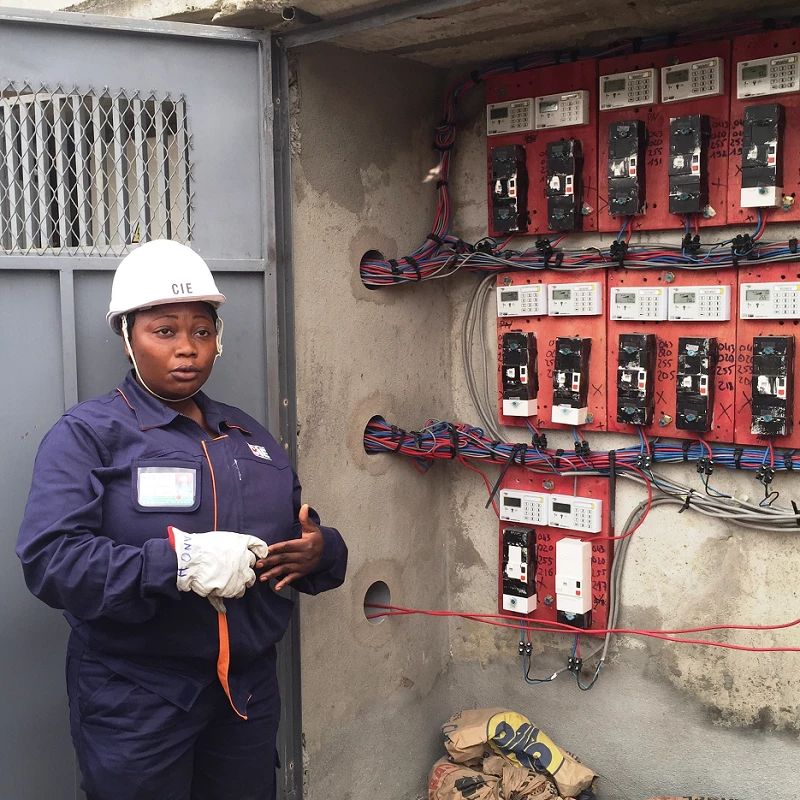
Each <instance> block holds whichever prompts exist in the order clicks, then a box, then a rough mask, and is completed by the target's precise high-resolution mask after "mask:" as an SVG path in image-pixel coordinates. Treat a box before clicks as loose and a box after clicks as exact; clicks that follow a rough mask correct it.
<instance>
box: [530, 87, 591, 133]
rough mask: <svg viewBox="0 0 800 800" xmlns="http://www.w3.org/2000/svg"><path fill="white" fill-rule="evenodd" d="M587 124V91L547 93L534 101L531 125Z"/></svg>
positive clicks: (535, 126)
mask: <svg viewBox="0 0 800 800" xmlns="http://www.w3.org/2000/svg"><path fill="white" fill-rule="evenodd" d="M588 124H589V92H588V91H587V90H586V89H578V90H577V91H574V92H563V93H562V94H548V95H546V96H544V97H537V98H536V100H535V101H534V110H533V127H534V128H536V130H545V129H547V128H574V127H575V126H576V125H588Z"/></svg>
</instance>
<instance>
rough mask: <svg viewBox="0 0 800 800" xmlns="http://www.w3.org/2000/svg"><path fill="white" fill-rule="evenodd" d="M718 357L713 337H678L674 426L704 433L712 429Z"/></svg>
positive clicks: (681, 429) (683, 429)
mask: <svg viewBox="0 0 800 800" xmlns="http://www.w3.org/2000/svg"><path fill="white" fill-rule="evenodd" d="M717 359H718V346H717V340H716V338H715V337H713V336H712V337H708V338H703V337H693V336H687V337H683V336H682V337H680V338H679V339H678V369H677V374H676V392H675V393H676V400H675V427H676V428H677V429H678V430H680V431H697V432H698V433H706V432H707V431H710V430H711V429H712V425H713V422H714V421H713V419H712V416H713V409H714V383H715V376H716V368H717Z"/></svg>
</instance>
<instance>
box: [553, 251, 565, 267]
mask: <svg viewBox="0 0 800 800" xmlns="http://www.w3.org/2000/svg"><path fill="white" fill-rule="evenodd" d="M563 261H564V251H563V250H556V257H555V261H553V266H554V267H555V268H556V269H559V268H560V267H561V264H562V263H563Z"/></svg>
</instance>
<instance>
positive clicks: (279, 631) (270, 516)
mask: <svg viewBox="0 0 800 800" xmlns="http://www.w3.org/2000/svg"><path fill="white" fill-rule="evenodd" d="M194 399H195V401H196V403H197V405H198V406H199V407H200V409H201V410H202V412H203V414H204V416H205V419H206V421H207V423H208V426H209V428H210V429H211V430H212V431H214V436H213V437H211V436H209V435H208V434H207V433H206V432H205V431H204V430H203V429H202V428H201V427H200V425H198V424H197V423H196V422H194V421H193V420H191V419H189V418H188V417H185V416H183V415H180V414H178V413H176V412H175V411H173V410H172V409H171V408H169V407H168V406H166V405H164V404H163V403H161V402H160V401H159V400H157V399H156V398H154V397H152V396H151V395H150V394H148V393H147V392H146V391H145V390H144V389H142V388H141V387H140V386H139V384H138V383H137V382H136V380H135V378H134V377H133V373H130V374H129V375H128V376H127V378H126V379H125V381H123V383H122V384H121V385H120V386H119V388H118V389H116V390H114V391H113V392H110V393H109V394H107V395H104V396H102V397H97V398H94V399H92V400H87V401H85V402H83V403H79V404H78V405H77V406H75V407H74V408H72V409H70V411H68V412H67V413H66V414H65V415H64V416H63V417H62V418H61V419H60V420H59V421H58V422H57V423H56V425H55V426H54V427H53V428H52V429H51V430H50V432H49V433H48V434H47V435H46V436H45V438H44V440H43V441H42V444H41V446H40V449H39V453H38V455H37V457H36V463H35V467H34V474H33V482H32V486H31V491H30V496H29V498H28V505H27V508H26V511H25V517H24V520H23V523H22V528H21V529H20V533H19V539H18V542H17V554H18V555H19V557H20V559H21V561H22V565H23V570H24V573H25V580H26V582H27V584H28V587H29V588H30V590H31V591H32V592H33V594H35V595H36V596H37V597H38V598H40V599H41V600H43V601H44V602H45V603H47V604H48V605H50V606H52V607H54V608H59V609H63V610H64V612H65V617H66V618H67V620H68V622H69V624H70V625H71V627H72V633H71V635H70V640H69V646H68V650H67V690H68V694H69V700H70V725H71V731H72V737H73V741H74V743H75V748H76V751H77V754H78V761H79V765H80V768H81V771H82V773H83V779H84V780H83V788H84V790H85V791H86V792H87V794H88V795H89V797H90V798H93V800H94V799H96V800H156V798H157V800H189V799H190V798H191V800H271V799H272V798H273V797H274V796H275V766H276V760H275V759H276V753H275V737H276V732H277V727H278V718H279V716H280V698H279V694H278V687H277V678H276V674H275V644H276V642H278V640H279V639H280V638H281V637H282V636H283V634H284V632H285V631H286V628H287V626H288V624H289V618H290V615H291V612H292V602H291V600H289V599H287V598H285V597H281V596H280V595H277V594H276V593H275V592H274V591H273V590H272V589H271V588H270V587H269V585H268V584H267V583H262V582H260V581H257V582H256V585H255V586H254V587H253V588H251V589H249V590H248V591H247V592H246V594H245V596H244V597H243V598H242V599H240V600H226V601H225V605H226V607H227V611H228V613H227V615H226V617H227V634H228V640H229V645H228V648H227V649H229V667H228V668H227V670H226V672H227V674H226V675H221V676H220V677H218V668H219V663H222V661H223V660H224V659H220V648H221V647H222V648H223V649H225V647H224V644H225V643H224V642H223V641H222V640H223V638H224V632H223V630H222V629H221V625H220V618H219V615H218V614H217V612H216V611H215V610H214V608H213V607H212V606H211V604H210V603H209V601H208V600H207V599H205V598H202V597H199V596H198V595H195V594H194V593H192V592H179V591H178V589H177V587H176V572H177V558H176V555H175V552H174V550H173V548H172V546H171V545H170V542H169V540H168V538H167V528H168V526H170V525H173V526H175V527H177V528H180V529H181V530H184V531H187V532H189V533H198V532H204V531H211V530H228V531H235V532H237V533H247V534H251V535H253V536H258V537H259V538H261V539H263V540H264V541H265V542H267V544H272V543H274V542H279V541H284V540H287V539H291V538H298V537H300V535H301V527H300V523H299V521H298V518H297V517H298V512H299V510H300V506H301V501H300V491H301V489H300V482H299V481H298V479H297V476H296V475H295V473H294V470H293V469H292V467H291V464H290V463H289V460H288V458H287V457H286V454H285V453H284V452H283V449H282V448H281V447H280V446H279V445H278V444H277V443H276V441H275V440H274V439H273V437H272V436H271V435H270V434H269V432H268V431H267V430H266V429H265V428H264V427H263V426H262V425H260V424H259V423H258V422H256V421H255V420H254V419H253V418H252V417H249V416H248V415H247V414H245V413H244V412H242V411H240V410H239V409H237V408H234V407H232V406H227V405H223V404H222V403H217V402H214V401H213V400H210V399H209V398H208V397H206V396H205V395H204V394H203V393H199V394H197V395H195V397H194ZM153 467H155V468H157V469H156V470H151V469H149V468H153ZM171 470H174V471H176V472H180V473H181V475H182V476H183V478H182V479H184V480H185V479H186V476H187V475H189V476H190V477H191V476H193V477H194V489H193V490H192V488H191V483H192V482H191V480H189V481H188V482H185V484H184V485H185V486H187V487H188V489H186V490H185V491H184V493H183V494H182V495H179V499H176V497H170V498H168V499H166V500H165V502H167V503H168V505H165V506H163V507H159V506H158V505H157V504H154V503H153V500H152V497H148V498H143V496H142V493H141V488H140V481H141V476H142V475H143V474H145V473H147V472H148V471H149V472H151V473H152V472H166V473H170V471H171ZM143 500H144V502H143ZM310 516H311V518H313V519H314V521H315V522H316V523H319V518H318V517H317V515H316V514H315V513H312V514H311V515H310ZM322 536H323V540H324V546H323V551H322V556H321V559H320V561H319V564H318V565H317V567H316V568H315V570H314V571H313V572H312V573H311V574H309V575H307V576H305V577H303V578H301V579H298V580H295V581H294V582H293V584H292V585H293V586H294V587H295V588H296V589H298V590H299V591H301V592H306V593H308V594H317V593H318V592H322V591H325V590H327V589H332V588H335V587H337V586H339V585H341V583H342V582H343V580H344V576H345V569H346V565H347V548H346V546H345V544H344V541H343V540H342V537H341V536H340V535H339V533H338V531H336V530H335V529H334V528H327V527H322ZM222 619H224V618H222ZM218 662H219V663H218ZM225 683H227V686H224V684H225ZM244 717H246V718H247V719H246V720H245V719H244Z"/></svg>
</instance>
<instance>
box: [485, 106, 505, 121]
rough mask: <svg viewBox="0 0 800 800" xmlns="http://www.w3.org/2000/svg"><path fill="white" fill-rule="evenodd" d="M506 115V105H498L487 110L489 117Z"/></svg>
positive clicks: (502, 117) (501, 117)
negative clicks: (498, 106)
mask: <svg viewBox="0 0 800 800" xmlns="http://www.w3.org/2000/svg"><path fill="white" fill-rule="evenodd" d="M507 116H508V106H500V108H493V109H491V110H490V111H489V119H505V118H506V117H507Z"/></svg>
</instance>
